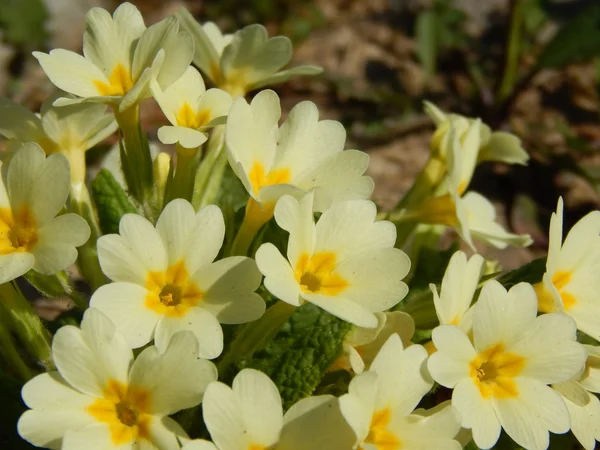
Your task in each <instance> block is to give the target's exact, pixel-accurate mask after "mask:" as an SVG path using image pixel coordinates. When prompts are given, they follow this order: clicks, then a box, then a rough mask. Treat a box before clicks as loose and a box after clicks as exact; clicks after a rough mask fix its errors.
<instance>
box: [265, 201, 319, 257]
mask: <svg viewBox="0 0 600 450" xmlns="http://www.w3.org/2000/svg"><path fill="white" fill-rule="evenodd" d="M274 215H275V221H276V222H277V225H279V227H280V228H283V229H284V230H286V231H287V232H288V233H290V238H289V240H288V249H287V257H288V259H289V260H290V261H291V262H292V263H293V264H295V263H297V261H298V259H299V258H300V255H302V254H303V253H308V254H312V252H313V249H314V246H315V222H314V218H313V195H312V194H310V193H309V194H306V195H305V196H304V197H302V199H300V201H298V200H297V199H296V198H294V197H292V196H291V195H286V196H283V197H281V198H280V199H279V200H278V201H277V204H276V205H275V214H274Z"/></svg>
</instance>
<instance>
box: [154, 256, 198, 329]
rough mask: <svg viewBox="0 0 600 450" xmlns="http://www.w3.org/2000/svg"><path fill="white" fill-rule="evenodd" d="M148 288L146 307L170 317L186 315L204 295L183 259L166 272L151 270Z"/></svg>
mask: <svg viewBox="0 0 600 450" xmlns="http://www.w3.org/2000/svg"><path fill="white" fill-rule="evenodd" d="M146 289H147V290H148V295H147V296H146V302H145V305H146V308H148V309H151V310H152V311H155V312H157V313H158V314H161V315H165V316H169V317H183V316H185V315H186V314H187V312H188V311H189V310H190V308H193V307H194V306H196V305H198V304H199V303H200V301H201V300H202V297H203V296H204V293H203V292H202V291H201V290H200V288H198V285H197V284H196V283H195V282H194V281H192V280H191V279H190V274H189V272H188V270H187V268H186V266H185V263H184V262H183V261H179V262H177V263H175V264H173V265H171V266H170V267H169V268H168V269H167V270H166V271H165V272H160V271H156V272H149V273H148V276H147V278H146Z"/></svg>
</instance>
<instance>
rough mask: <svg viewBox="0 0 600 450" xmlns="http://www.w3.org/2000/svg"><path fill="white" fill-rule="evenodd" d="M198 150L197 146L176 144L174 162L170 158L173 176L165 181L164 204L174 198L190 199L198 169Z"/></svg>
mask: <svg viewBox="0 0 600 450" xmlns="http://www.w3.org/2000/svg"><path fill="white" fill-rule="evenodd" d="M198 151H199V149H198V148H193V149H187V148H183V147H181V146H180V145H179V144H177V153H176V156H175V162H173V159H171V164H175V170H174V171H173V177H172V178H170V179H169V180H168V181H167V186H168V188H167V189H166V192H165V197H164V205H165V206H166V205H167V204H168V203H169V202H170V201H171V200H174V199H176V198H183V199H185V200H187V201H189V202H191V201H192V194H193V193H194V182H195V175H196V171H197V170H198Z"/></svg>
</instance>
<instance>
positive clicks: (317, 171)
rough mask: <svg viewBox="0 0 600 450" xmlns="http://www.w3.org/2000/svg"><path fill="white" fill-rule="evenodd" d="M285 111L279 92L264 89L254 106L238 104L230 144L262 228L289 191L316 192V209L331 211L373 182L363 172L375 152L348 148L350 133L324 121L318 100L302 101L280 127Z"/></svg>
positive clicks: (251, 213) (251, 214)
mask: <svg viewBox="0 0 600 450" xmlns="http://www.w3.org/2000/svg"><path fill="white" fill-rule="evenodd" d="M280 116H281V109H280V105H279V97H278V96H277V94H276V93H275V92H273V91H270V90H266V91H261V92H259V93H258V94H257V95H256V97H254V99H253V100H252V102H251V103H250V104H248V103H247V102H246V100H244V99H243V98H238V99H236V100H235V101H234V102H233V106H232V107H231V111H230V112H229V116H228V119H227V130H226V142H227V149H228V157H229V162H230V164H231V168H232V169H233V171H234V172H235V174H236V175H237V177H238V178H239V179H240V180H241V181H242V183H243V184H244V186H245V188H246V190H247V191H248V193H249V194H250V200H249V201H248V205H247V207H246V216H247V217H246V219H245V220H246V221H248V222H252V223H253V225H252V227H253V228H260V226H262V225H263V224H264V223H265V222H267V221H268V220H269V219H270V218H271V217H272V216H273V206H275V202H276V201H277V199H278V198H279V197H281V196H282V195H284V194H291V195H294V196H302V195H303V194H305V193H306V192H311V191H314V194H315V199H314V210H315V211H325V210H326V209H327V208H329V207H330V206H331V205H332V204H334V203H337V202H340V201H343V200H354V199H365V198H368V197H369V195H371V192H373V180H372V179H371V178H370V177H367V176H363V174H364V172H365V170H366V169H367V166H368V164H369V156H368V155H367V154H366V153H363V152H360V151H358V150H345V151H343V150H344V141H345V140H346V131H345V130H344V127H343V126H342V124H341V123H339V122H335V121H333V120H321V121H319V111H318V109H317V107H316V106H315V104H314V103H312V102H308V101H306V102H301V103H299V104H298V105H296V106H295V107H294V108H292V110H291V111H290V114H289V116H288V118H287V119H286V121H285V122H284V123H283V125H282V126H281V128H279V129H278V128H277V124H278V121H279V118H280Z"/></svg>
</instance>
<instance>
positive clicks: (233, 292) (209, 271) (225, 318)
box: [193, 256, 265, 323]
mask: <svg viewBox="0 0 600 450" xmlns="http://www.w3.org/2000/svg"><path fill="white" fill-rule="evenodd" d="M193 279H194V281H195V282H196V283H197V284H198V286H199V287H200V289H201V290H202V291H203V292H204V296H203V297H202V301H201V302H200V305H199V306H200V307H201V308H203V309H206V310H207V311H209V312H210V313H211V314H213V315H214V316H215V317H216V318H217V320H218V321H219V322H221V323H246V322H251V321H253V320H256V319H258V318H259V317H260V316H262V315H263V313H264V312H265V302H264V300H263V299H262V297H261V296H260V295H258V294H256V293H255V292H254V291H255V290H256V289H257V288H258V287H259V286H260V280H261V276H260V272H259V271H258V268H257V267H256V263H255V262H254V260H252V259H250V258H246V257H244V256H231V257H229V258H225V259H221V260H219V261H217V262H215V263H213V264H211V265H210V266H207V267H205V268H204V269H203V270H201V271H199V272H197V273H196V275H194V278H193Z"/></svg>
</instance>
